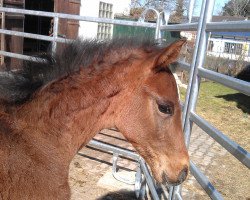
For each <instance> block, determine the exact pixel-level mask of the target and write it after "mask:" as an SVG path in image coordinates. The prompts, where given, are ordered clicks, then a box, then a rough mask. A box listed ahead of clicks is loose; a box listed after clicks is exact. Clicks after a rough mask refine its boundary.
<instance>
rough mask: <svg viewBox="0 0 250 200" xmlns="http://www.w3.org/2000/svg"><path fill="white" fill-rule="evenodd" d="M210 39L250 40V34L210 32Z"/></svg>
mask: <svg viewBox="0 0 250 200" xmlns="http://www.w3.org/2000/svg"><path fill="white" fill-rule="evenodd" d="M211 37H221V38H240V39H245V40H250V32H212V33H211Z"/></svg>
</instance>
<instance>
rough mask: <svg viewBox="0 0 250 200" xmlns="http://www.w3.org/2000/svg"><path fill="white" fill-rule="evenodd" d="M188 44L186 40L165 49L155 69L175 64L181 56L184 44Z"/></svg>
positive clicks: (159, 56) (176, 42)
mask: <svg viewBox="0 0 250 200" xmlns="http://www.w3.org/2000/svg"><path fill="white" fill-rule="evenodd" d="M185 43H186V39H180V40H177V41H175V42H173V43H172V44H170V45H169V46H167V47H166V48H165V49H163V50H162V51H161V52H160V53H159V54H158V56H157V59H156V63H155V67H159V66H160V67H166V66H168V65H169V64H171V63H173V62H175V61H176V60H177V59H178V57H179V54H180V51H181V48H182V46H183V44H185Z"/></svg>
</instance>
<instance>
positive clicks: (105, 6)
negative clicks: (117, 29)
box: [97, 2, 113, 40]
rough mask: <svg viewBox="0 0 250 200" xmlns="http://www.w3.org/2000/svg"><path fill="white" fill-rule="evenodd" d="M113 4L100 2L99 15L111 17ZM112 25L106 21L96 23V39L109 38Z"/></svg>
mask: <svg viewBox="0 0 250 200" xmlns="http://www.w3.org/2000/svg"><path fill="white" fill-rule="evenodd" d="M112 14H113V5H112V4H109V3H104V2H100V4H99V17H100V18H109V19H111V18H112ZM111 31H112V25H111V24H106V23H98V29H97V39H101V40H104V39H111Z"/></svg>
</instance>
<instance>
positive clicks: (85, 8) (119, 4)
mask: <svg viewBox="0 0 250 200" xmlns="http://www.w3.org/2000/svg"><path fill="white" fill-rule="evenodd" d="M100 1H101V2H104V3H109V4H113V16H112V18H114V14H118V13H119V14H128V13H129V6H130V3H131V0H119V1H118V0H81V8H80V15H81V16H90V17H98V15H99V3H100ZM97 28H98V23H94V22H84V21H80V27H79V37H83V38H95V37H96V36H97Z"/></svg>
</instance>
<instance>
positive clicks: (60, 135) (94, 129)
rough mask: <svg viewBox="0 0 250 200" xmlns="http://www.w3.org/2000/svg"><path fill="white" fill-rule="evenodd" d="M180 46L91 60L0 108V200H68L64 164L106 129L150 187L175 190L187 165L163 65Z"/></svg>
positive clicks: (174, 98)
mask: <svg viewBox="0 0 250 200" xmlns="http://www.w3.org/2000/svg"><path fill="white" fill-rule="evenodd" d="M183 43H184V42H183V41H179V42H176V43H174V44H172V45H171V46H170V47H168V48H166V49H162V50H156V49H155V50H152V51H149V50H145V49H131V50H129V51H128V50H127V51H122V52H123V53H122V54H121V52H119V51H118V52H114V51H113V52H112V51H111V53H108V52H106V55H105V56H104V57H103V59H102V60H101V61H100V60H97V59H93V60H92V62H91V63H90V65H89V67H88V68H80V69H79V70H78V71H76V72H74V73H73V74H71V75H68V76H64V77H62V78H60V79H59V80H57V81H54V82H51V83H49V84H47V85H46V86H44V87H43V88H42V89H40V90H39V91H37V92H36V93H35V94H33V97H32V98H31V99H30V100H28V101H26V102H25V103H23V104H19V105H18V104H17V105H9V104H2V105H0V164H1V165H0V199H2V200H7V199H12V200H17V199H18V200H19V199H22V200H25V199H60V200H63V199H69V198H70V189H69V185H68V171H69V164H70V162H71V160H72V158H73V157H74V155H75V154H76V153H77V151H78V150H79V148H80V147H81V146H82V145H85V144H87V143H88V142H89V140H91V138H92V137H94V135H95V134H96V133H98V132H99V131H100V130H101V129H103V128H111V127H117V128H118V129H119V130H120V131H121V132H122V133H123V134H124V136H125V137H126V138H127V139H128V140H129V141H130V142H131V143H132V144H133V145H134V147H135V148H136V149H137V151H138V152H139V153H140V154H141V155H142V156H143V157H144V158H145V159H146V161H147V162H148V164H149V166H150V167H151V169H152V171H153V174H154V177H155V178H156V180H157V181H159V182H165V181H167V182H170V183H177V182H178V180H177V177H178V175H179V173H180V171H181V170H182V169H183V168H187V167H188V163H189V162H188V160H189V158H188V154H187V150H186V147H185V144H184V139H183V133H182V130H181V110H180V105H179V101H178V94H177V88H176V83H175V80H174V77H173V75H172V74H171V72H170V71H169V70H168V69H167V65H168V64H169V63H170V62H173V61H174V60H176V59H177V55H178V53H179V50H180V48H181V46H182V44H183ZM124 52H125V53H124ZM165 58H167V60H166V59H165ZM163 59H164V61H163ZM168 59H169V60H170V62H168ZM97 65H98V70H95V68H96V66H97ZM156 68H162V69H164V70H160V71H158V72H157V71H156V70H155V69H156ZM157 101H171V102H173V104H174V114H173V116H168V115H166V114H163V113H160V112H159V110H158V108H157V104H156V102H157ZM182 181H183V180H182Z"/></svg>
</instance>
